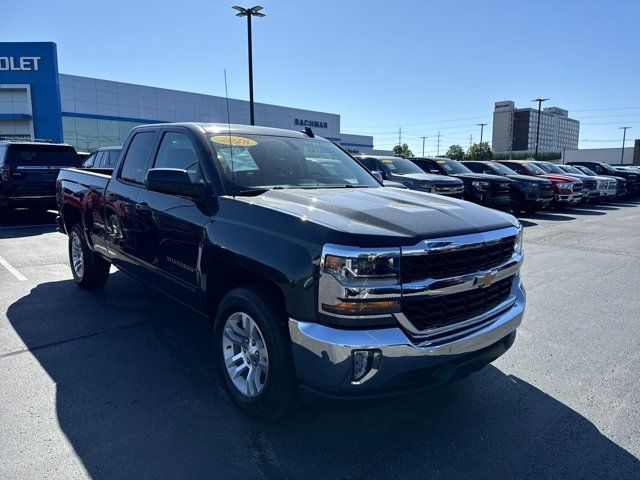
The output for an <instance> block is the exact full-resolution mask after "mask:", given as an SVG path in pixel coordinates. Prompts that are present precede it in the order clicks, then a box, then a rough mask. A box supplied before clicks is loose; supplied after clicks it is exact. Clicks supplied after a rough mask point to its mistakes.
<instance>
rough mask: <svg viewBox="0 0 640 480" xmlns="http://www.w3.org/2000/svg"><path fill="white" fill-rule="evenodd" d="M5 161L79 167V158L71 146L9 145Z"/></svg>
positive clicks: (41, 165) (40, 165)
mask: <svg viewBox="0 0 640 480" xmlns="http://www.w3.org/2000/svg"><path fill="white" fill-rule="evenodd" d="M8 150H9V151H8V154H7V158H6V159H5V163H7V164H10V165H16V166H18V165H24V166H30V167H34V166H38V167H79V166H80V163H81V160H80V156H79V155H78V154H77V153H76V151H75V149H74V148H73V147H71V146H64V147H63V146H59V145H46V144H44V145H9V149H8Z"/></svg>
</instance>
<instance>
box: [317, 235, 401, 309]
mask: <svg viewBox="0 0 640 480" xmlns="http://www.w3.org/2000/svg"><path fill="white" fill-rule="evenodd" d="M318 295H319V298H318V305H319V307H320V310H321V311H322V312H324V313H325V314H330V315H334V316H335V315H338V316H340V317H341V318H345V316H347V317H349V316H352V317H360V316H367V315H386V314H390V313H396V312H399V311H400V249H399V248H386V249H379V250H378V249H372V250H369V249H367V250H363V249H359V248H353V249H352V248H350V247H339V246H335V245H325V247H324V249H323V255H322V259H321V263H320V284H319V289H318Z"/></svg>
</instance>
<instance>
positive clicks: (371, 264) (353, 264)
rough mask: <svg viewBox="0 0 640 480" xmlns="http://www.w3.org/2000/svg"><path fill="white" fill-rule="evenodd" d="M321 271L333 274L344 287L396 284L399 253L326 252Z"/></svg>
mask: <svg viewBox="0 0 640 480" xmlns="http://www.w3.org/2000/svg"><path fill="white" fill-rule="evenodd" d="M322 268H323V271H324V272H326V273H329V274H331V275H332V276H334V277H335V278H336V279H337V280H338V282H340V284H341V285H344V286H346V287H352V288H353V287H366V286H367V285H368V284H372V283H373V284H376V285H380V284H385V285H388V284H390V285H396V284H398V283H399V281H400V254H399V253H398V254H397V255H396V253H395V251H394V252H393V253H391V252H386V251H381V252H371V253H369V252H368V253H361V254H358V255H357V256H348V257H346V256H339V255H333V254H327V255H325V256H324V261H323V264H322Z"/></svg>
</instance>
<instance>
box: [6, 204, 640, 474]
mask: <svg viewBox="0 0 640 480" xmlns="http://www.w3.org/2000/svg"><path fill="white" fill-rule="evenodd" d="M639 207H640V201H638V200H635V201H625V202H621V203H617V204H608V205H598V206H588V207H583V208H576V209H569V210H565V211H562V212H545V213H540V214H537V215H532V216H527V217H525V218H523V219H522V220H521V221H522V223H523V225H524V226H525V227H526V230H525V242H524V246H525V252H526V260H525V265H524V268H523V277H524V281H525V285H526V286H527V290H528V306H527V313H526V316H525V321H524V323H523V325H522V327H521V328H520V329H519V334H518V338H517V340H516V343H515V345H514V347H513V348H512V349H511V350H510V351H509V352H508V353H507V354H506V355H505V356H503V357H501V358H500V359H498V360H497V361H496V362H495V363H494V364H492V365H490V366H488V367H486V368H485V369H484V370H482V371H480V372H478V373H476V374H474V375H472V376H471V377H469V378H468V379H466V380H464V381H462V382H459V383H457V384H453V385H449V386H446V387H442V388H439V389H436V390H432V391H428V392H426V393H421V394H416V395H413V396H411V397H406V398H402V399H399V400H395V401H392V402H389V403H384V404H377V405H371V406H365V407H362V408H357V409H354V408H335V407H333V408H331V409H329V408H323V407H304V408H302V409H301V410H300V411H298V412H296V413H295V414H293V415H291V416H289V417H286V418H284V419H280V420H278V421H276V422H272V423H256V422H252V421H249V420H247V419H246V418H244V417H243V416H241V415H240V414H239V413H238V412H237V411H236V410H235V408H234V407H233V406H232V405H231V404H230V402H229V401H228V400H227V399H226V396H225V394H224V392H223V391H222V389H221V387H220V386H219V385H218V384H217V380H216V378H215V376H214V374H213V365H212V363H213V359H212V352H211V345H210V342H209V337H210V328H209V326H208V325H207V324H206V322H204V321H203V320H201V319H200V318H199V317H197V316H196V315H195V314H193V313H191V312H190V311H189V310H188V309H186V308H184V307H182V306H180V305H178V304H176V303H174V302H173V301H171V300H169V299H168V298H166V297H164V296H163V295H161V294H159V293H156V292H154V291H152V290H149V289H148V288H147V287H145V286H143V285H142V284H140V283H138V282H136V281H135V280H132V279H129V278H128V277H126V276H125V275H123V274H122V273H120V272H117V271H116V272H114V273H112V275H111V278H110V280H109V282H108V284H107V286H106V288H105V289H104V290H103V291H101V292H99V293H97V294H91V293H87V292H83V291H81V290H79V289H77V288H76V287H75V285H74V284H73V281H72V280H71V273H70V271H69V267H68V264H67V252H66V237H65V236H63V235H61V234H59V233H56V232H55V230H54V227H53V224H52V220H53V215H52V214H44V215H42V216H39V217H37V218H30V217H29V216H27V215H26V214H25V213H21V212H18V213H16V214H14V215H12V216H11V217H10V218H8V219H5V220H3V221H2V223H1V225H0V291H1V292H2V295H1V298H0V303H1V305H0V308H1V311H2V316H1V317H0V478H2V479H13V478H65V479H73V478H105V479H106V478H109V479H111V478H119V479H125V478H135V479H143V478H194V479H195V478H221V477H223V476H228V477H229V478H253V479H255V478H258V479H260V478H301V477H305V478H309V477H313V478H334V479H340V478H345V479H354V478H418V477H422V478H489V477H491V478H615V479H626V478H629V479H631V478H633V479H638V478H640V460H639V458H640V349H639V348H638V345H640V295H639V290H640V208H639Z"/></svg>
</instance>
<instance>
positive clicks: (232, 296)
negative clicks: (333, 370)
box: [213, 284, 298, 420]
mask: <svg viewBox="0 0 640 480" xmlns="http://www.w3.org/2000/svg"><path fill="white" fill-rule="evenodd" d="M246 317H248V318H249V320H251V321H253V322H254V324H255V326H257V335H256V334H255V332H256V331H255V330H254V334H253V335H248V336H247V335H244V336H243V335H241V334H239V333H238V330H237V329H234V328H233V327H236V328H239V327H240V326H241V325H242V326H246V325H249V320H247V318H246ZM260 339H262V342H260V341H259V340H260ZM213 340H214V350H215V356H216V365H217V371H218V376H219V378H220V380H221V383H222V385H223V386H224V388H225V390H226V392H227V395H229V398H230V399H231V400H232V401H233V403H234V404H235V405H236V406H237V407H238V408H239V409H240V410H241V411H242V412H243V413H245V414H246V415H248V416H251V417H254V418H258V419H262V420H271V419H274V418H277V417H280V416H282V415H285V414H286V413H288V412H290V411H291V410H292V409H293V408H294V406H295V404H296V398H297V390H298V381H297V377H296V374H295V369H294V366H293V357H292V354H291V340H290V337H289V329H288V324H287V315H286V312H285V309H284V307H283V305H282V304H281V302H280V301H279V300H278V297H277V296H276V294H275V293H274V291H273V290H272V289H270V288H269V287H267V286H264V285H260V284H256V285H248V286H244V287H240V288H235V289H233V290H231V291H230V292H228V293H227V294H226V295H225V296H224V297H223V298H222V300H221V301H220V305H219V307H218V310H217V313H216V318H215V323H214V329H213ZM254 340H258V341H257V342H255V343H254ZM245 342H248V343H245ZM241 345H245V350H246V352H245V351H244V350H243V348H242V347H241ZM261 345H262V346H263V347H264V348H263V349H260V346H261ZM252 348H255V350H253V351H252ZM258 350H259V351H258ZM265 353H266V355H265ZM236 357H239V358H237V359H236ZM234 359H236V360H234ZM249 363H252V364H253V367H251V365H249ZM228 364H229V366H227V365H228ZM260 365H262V367H260ZM265 367H266V368H265ZM251 372H253V374H252V375H253V377H252V378H253V379H254V380H255V379H257V380H255V381H254V382H250V381H249V376H250V375H251ZM233 373H235V374H236V376H235V383H234V379H232V374H233ZM243 379H244V382H243Z"/></svg>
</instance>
